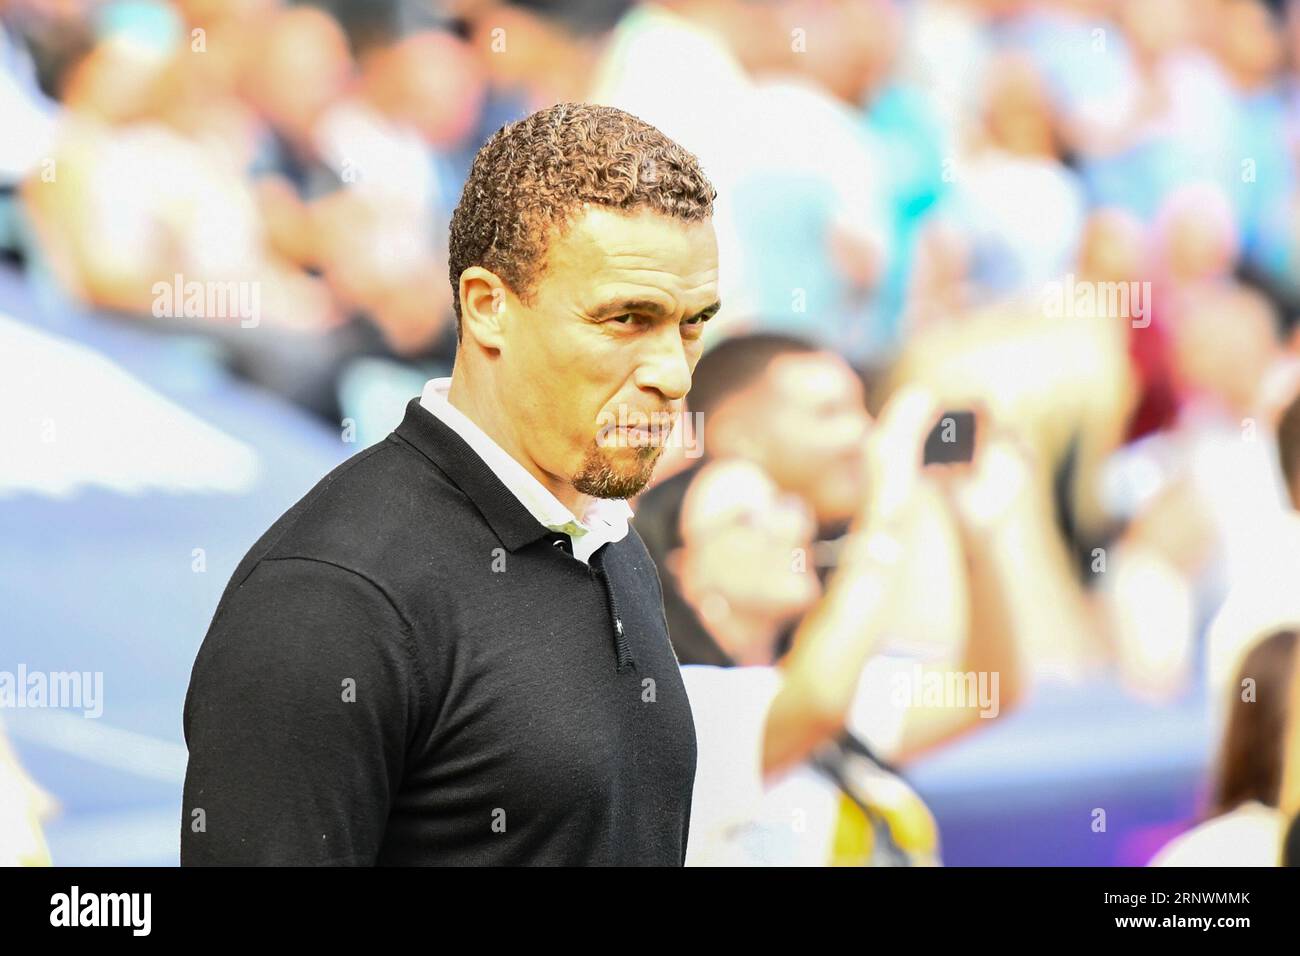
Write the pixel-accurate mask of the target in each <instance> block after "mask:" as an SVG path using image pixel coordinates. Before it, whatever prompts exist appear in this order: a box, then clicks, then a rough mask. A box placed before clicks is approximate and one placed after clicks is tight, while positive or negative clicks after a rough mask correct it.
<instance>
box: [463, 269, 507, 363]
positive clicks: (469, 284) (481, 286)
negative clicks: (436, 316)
mask: <svg viewBox="0 0 1300 956" xmlns="http://www.w3.org/2000/svg"><path fill="white" fill-rule="evenodd" d="M517 307H518V304H517V302H516V300H515V298H514V296H513V295H511V293H510V290H509V289H508V288H506V284H505V283H504V282H502V281H501V278H500V277H499V276H498V275H497V274H496V273H495V272H492V271H491V270H489V269H484V268H483V267H482V266H470V267H469V268H468V269H466V270H465V271H464V272H462V273H461V274H460V321H461V329H462V334H463V335H465V336H468V337H470V338H471V339H473V340H474V341H475V342H477V343H478V344H479V345H480V346H482V347H483V348H484V349H489V350H492V351H496V352H500V351H502V349H503V348H504V347H505V342H506V334H505V332H506V326H507V325H508V324H509V321H510V319H511V317H512V311H513V310H514V309H515V308H517Z"/></svg>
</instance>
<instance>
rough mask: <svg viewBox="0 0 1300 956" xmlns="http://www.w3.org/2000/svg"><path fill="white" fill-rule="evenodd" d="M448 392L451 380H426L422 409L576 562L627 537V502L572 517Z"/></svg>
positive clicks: (602, 503) (605, 503)
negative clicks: (568, 547)
mask: <svg viewBox="0 0 1300 956" xmlns="http://www.w3.org/2000/svg"><path fill="white" fill-rule="evenodd" d="M450 389H451V379H450V378H434V379H430V380H429V381H428V382H427V383H425V386H424V391H423V392H422V393H421V395H420V404H421V405H422V406H423V407H424V409H425V410H426V411H428V412H429V413H430V414H432V415H435V416H437V417H438V418H439V419H440V420H441V421H442V423H443V424H444V425H446V426H447V427H448V428H450V429H451V430H452V431H454V432H455V433H456V434H458V435H459V436H460V437H461V438H463V439H465V442H466V444H468V445H469V446H470V447H471V448H472V449H474V451H475V452H476V453H477V454H478V456H479V457H480V458H482V459H483V462H484V464H486V465H487V466H488V467H489V468H491V469H492V472H493V473H494V474H495V475H496V476H497V477H498V478H500V479H501V483H502V484H503V485H505V486H506V488H508V489H509V490H510V491H511V492H512V493H513V494H514V496H515V497H516V498H518V499H519V501H520V502H521V503H522V504H523V506H524V507H525V508H527V509H528V511H529V513H530V514H532V516H533V517H534V518H536V519H537V520H538V521H539V522H541V524H542V525H544V526H545V527H546V528H548V529H549V530H551V531H559V532H563V533H564V534H567V535H568V536H569V540H570V541H571V542H572V543H573V556H574V557H575V558H577V559H578V560H579V561H581V562H583V563H584V564H586V563H587V562H588V560H589V559H590V558H591V556H592V554H594V553H595V552H596V550H597V549H598V548H599V547H600V546H601V545H603V544H613V543H614V542H615V541H621V540H623V538H625V537H626V536H627V531H628V520H629V519H630V518H631V517H632V509H631V507H630V506H629V505H628V503H627V502H626V501H623V500H619V499H607V498H593V499H592V501H591V504H590V505H589V506H588V507H587V510H586V511H585V512H584V513H583V515H582V517H581V518H576V517H574V514H573V512H572V511H570V510H569V509H568V508H567V507H565V505H564V504H563V502H561V501H560V499H559V498H556V497H555V495H554V494H552V493H551V491H550V489H548V488H547V487H546V486H545V485H543V484H542V483H541V482H540V481H538V480H537V479H536V478H535V477H533V475H532V474H531V473H530V472H529V471H528V469H527V468H525V467H524V466H523V465H521V464H520V463H519V462H518V461H516V460H515V459H514V458H512V457H511V456H510V454H509V453H507V452H506V450H505V449H504V448H502V447H501V446H500V445H498V444H497V443H496V442H495V441H493V440H492V438H491V437H490V436H489V435H488V434H487V432H485V431H483V429H481V428H479V427H478V425H476V424H474V422H473V421H471V420H470V419H469V417H468V416H466V415H465V413H464V412H462V411H461V410H460V409H459V408H457V407H456V406H455V405H453V404H451V402H449V401H448V400H447V393H448V391H450Z"/></svg>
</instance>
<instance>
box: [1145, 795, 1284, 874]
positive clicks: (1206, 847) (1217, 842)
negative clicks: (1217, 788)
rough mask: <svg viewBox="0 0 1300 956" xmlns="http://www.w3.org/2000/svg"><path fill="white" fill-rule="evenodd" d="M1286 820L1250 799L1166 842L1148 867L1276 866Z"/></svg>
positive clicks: (1276, 812)
mask: <svg viewBox="0 0 1300 956" xmlns="http://www.w3.org/2000/svg"><path fill="white" fill-rule="evenodd" d="M1285 830H1286V820H1285V818H1284V817H1283V816H1282V814H1281V813H1280V812H1278V811H1277V810H1276V809H1274V808H1273V807H1266V806H1264V804H1262V803H1258V802H1257V801H1254V800H1251V801H1249V802H1247V803H1243V804H1242V805H1241V806H1239V807H1238V808H1237V809H1235V810H1233V811H1232V812H1230V813H1225V814H1223V815H1221V816H1217V817H1215V818H1214V819H1212V820H1206V821H1205V822H1204V823H1202V824H1201V825H1200V826H1197V827H1194V828H1193V829H1191V830H1189V831H1188V832H1187V833H1184V834H1183V835H1182V836H1179V837H1176V838H1175V839H1173V840H1171V841H1170V842H1169V843H1167V844H1165V846H1164V848H1163V849H1161V851H1160V852H1159V853H1157V854H1156V855H1155V856H1154V857H1153V858H1152V860H1151V863H1150V864H1149V865H1150V866H1278V865H1279V861H1280V860H1281V857H1282V837H1283V834H1284V833H1285Z"/></svg>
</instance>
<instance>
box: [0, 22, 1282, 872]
mask: <svg viewBox="0 0 1300 956" xmlns="http://www.w3.org/2000/svg"><path fill="white" fill-rule="evenodd" d="M1298 69H1300V4H1288V3H1284V2H1280V0H1279V2H1276V3H1265V2H1261V0H1123V2H1121V0H1036V2H1035V0H912V2H907V0H857V2H849V0H766V2H762V0H756V2H742V0H671V2H662V3H618V2H610V3H600V2H594V0H574V2H564V0H531V2H518V3H499V2H474V0H463V2H455V0H446V2H437V0H337V2H320V3H314V4H298V5H290V4H287V3H278V2H274V0H177V2H172V3H162V2H147V0H122V2H109V0H104V2H92V0H0V256H2V258H0V410H2V411H0V670H6V671H10V672H14V671H16V670H17V669H18V667H19V666H20V665H22V666H24V667H26V668H27V669H28V670H29V671H43V672H59V671H78V672H102V674H103V713H102V716H99V717H97V718H95V719H86V718H84V717H83V716H82V715H81V714H80V713H78V712H76V711H71V710H59V709H48V708H47V709H39V710H37V709H25V708H17V707H16V708H12V709H5V710H0V719H2V720H3V725H2V726H3V728H4V734H5V735H6V736H7V737H8V746H9V747H10V748H11V749H12V754H10V755H9V757H8V758H6V760H4V761H0V763H3V764H5V765H7V766H8V771H7V772H8V774H9V775H10V777H11V779H12V780H17V781H18V782H17V783H16V784H14V785H13V786H12V787H10V788H9V790H7V791H6V790H4V789H3V788H0V793H5V792H8V793H10V794H11V795H12V794H14V793H18V794H19V796H17V797H11V803H15V802H16V803H21V802H22V801H23V800H24V799H27V798H31V802H30V805H31V806H32V807H34V808H35V809H34V812H36V813H38V814H39V815H40V816H42V817H43V821H44V822H43V827H44V834H45V838H46V841H47V843H48V849H49V856H50V858H51V859H52V860H53V861H54V862H55V863H56V864H90V865H101V864H128V865H134V864H149V865H171V864H174V863H175V862H176V859H177V847H178V833H179V826H180V819H179V807H180V786H181V781H182V778H183V774H184V764H185V750H184V744H183V741H182V736H181V725H180V714H181V709H182V704H183V700H184V695H185V689H186V684H187V681H188V677H189V669H190V666H191V664H192V662H193V659H194V655H195V653H196V651H197V649H198V646H199V643H200V641H201V639H202V637H203V634H204V632H205V630H206V628H207V625H208V622H209V620H210V618H211V614H212V611H213V609H214V608H215V606H216V603H217V599H218V597H219V596H220V593H221V590H222V588H223V587H224V585H225V583H226V581H227V580H228V578H229V576H230V574H231V572H232V571H233V570H234V567H235V565H236V564H237V562H238V560H239V559H240V558H241V557H242V555H243V554H244V552H245V550H246V549H247V548H248V546H249V545H250V544H251V543H252V542H253V541H254V540H255V539H256V537H257V536H258V535H259V534H260V533H261V532H262V531H263V530H264V529H265V528H266V527H267V526H268V525H269V524H270V523H271V522H272V521H273V520H274V519H275V518H276V517H278V516H279V514H280V513H281V512H282V511H283V510H284V509H285V508H287V507H288V506H289V505H290V504H291V503H292V502H293V501H294V500H296V499H297V498H298V497H299V496H300V495H301V494H302V493H304V492H305V491H306V490H307V489H308V488H310V487H311V485H312V484H314V483H315V482H316V480H317V479H318V478H319V477H320V476H321V475H323V474H324V473H326V472H327V471H328V470H329V469H330V468H332V467H333V466H334V465H335V464H337V463H338V462H339V461H341V460H343V459H344V458H346V457H348V456H350V455H351V454H353V453H355V452H356V451H357V450H358V449H359V448H361V447H363V446H364V445H366V444H369V443H371V442H373V441H376V440H378V439H380V438H382V437H383V435H385V434H386V433H387V432H388V431H389V430H390V429H391V428H392V427H393V426H394V425H395V424H396V423H397V421H398V420H399V418H400V415H401V411H402V409H403V407H404V405H405V402H406V401H407V400H408V399H409V398H410V397H411V396H413V395H416V394H418V392H419V389H420V387H421V385H422V384H423V382H424V381H425V380H426V379H428V378H430V377H434V376H441V375H446V374H449V373H450V369H451V363H452V360H453V357H454V345H455V331H454V321H453V320H452V316H451V305H450V301H451V300H450V288H449V284H448V279H447V262H446V249H445V245H446V229H447V222H448V219H449V217H450V214H451V211H452V209H453V208H454V206H455V203H456V201H457V198H458V195H459V191H460V189H461V185H462V183H463V181H464V178H465V175H466V173H467V170H468V168H469V164H470V162H471V161H472V159H473V156H474V154H475V152H476V151H477V149H478V148H479V146H480V145H481V144H482V143H483V142H484V141H485V140H486V138H487V137H488V136H490V135H491V134H492V133H493V132H494V131H495V130H497V129H498V128H500V127H501V126H502V125H503V124H505V123H507V122H510V121H512V120H514V119H517V118H520V117H522V116H524V115H527V114H528V113H530V112H532V111H533V110H536V109H538V108H541V107H544V106H547V105H550V104H552V103H556V102H564V101H579V100H589V101H593V102H601V103H608V104H610V105H614V106H618V107H621V108H623V109H625V110H627V111H629V112H631V113H634V114H636V115H638V116H640V117H642V118H643V119H645V120H647V121H649V122H651V123H653V124H655V125H656V126H659V127H660V128H661V129H662V130H663V131H664V132H665V133H667V134H668V135H669V136H672V137H673V138H675V139H677V140H678V141H679V142H681V143H682V144H683V145H685V146H686V147H687V148H688V149H690V150H692V151H693V152H695V153H696V154H697V155H698V156H699V157H700V159H701V161H702V163H703V165H704V168H705V170H706V172H708V173H709V175H710V177H711V178H712V179H713V181H714V183H715V185H716V186H717V187H718V190H719V192H720V199H719V204H718V213H717V218H716V220H715V222H716V225H717V228H718V232H719V241H720V256H721V267H722V271H723V274H722V277H721V281H722V291H721V298H722V301H723V303H724V308H723V312H722V313H721V314H720V315H719V316H718V318H717V319H716V320H715V321H714V322H711V323H710V326H709V331H708V333H707V335H708V338H707V339H706V348H712V347H713V346H715V345H716V344H717V343H718V342H720V341H722V340H723V339H726V338H729V337H735V336H743V335H748V334H752V333H756V332H766V333H783V334H787V335H794V336H799V337H802V338H805V339H807V340H809V341H812V342H814V343H816V344H817V345H819V346H820V347H822V348H825V349H827V350H831V351H834V352H836V353H838V354H840V355H841V356H843V357H844V358H845V359H846V360H847V361H848V362H850V363H851V364H852V366H853V367H854V368H855V369H856V370H857V371H858V372H859V374H860V375H861V376H862V379H863V381H864V382H865V383H866V384H867V386H868V396H869V397H868V404H869V406H870V408H871V409H872V410H873V411H874V410H877V409H878V408H879V407H880V405H881V403H882V402H883V401H884V400H885V399H886V397H887V396H888V394H889V393H890V392H891V391H892V390H893V389H895V388H896V387H897V386H898V385H899V384H901V383H904V382H911V381H919V382H924V383H926V384H927V385H929V386H930V387H932V388H933V389H935V390H936V391H938V392H939V393H940V394H942V395H943V396H944V397H945V399H946V400H947V401H949V402H950V403H951V405H952V407H961V406H963V405H965V404H967V403H969V402H971V401H973V400H979V401H980V402H982V403H984V404H986V405H987V406H989V407H990V408H992V409H993V410H994V412H995V413H996V414H997V416H998V418H999V419H1000V420H1001V421H1002V422H1004V423H1005V424H1006V425H1007V426H1008V427H1010V428H1012V429H1014V430H1015V431H1016V433H1017V434H1018V435H1019V436H1020V439H1021V440H1022V441H1023V442H1024V443H1025V444H1026V445H1027V446H1028V447H1029V448H1030V449H1031V450H1032V452H1033V456H1034V461H1035V462H1036V464H1037V468H1036V477H1035V480H1036V481H1037V482H1039V484H1040V485H1041V490H1042V491H1043V495H1042V500H1043V501H1044V502H1045V503H1046V505H1045V507H1043V508H1042V509H1040V510H1039V511H1037V512H1034V513H1033V514H1032V515H1031V519H1030V520H1031V523H1033V522H1036V524H1033V526H1031V527H1026V528H1025V529H1023V533H1024V535H1026V538H1027V539H1028V538H1035V536H1036V538H1035V540H1038V541H1039V542H1040V543H1041V542H1042V541H1044V540H1046V541H1048V545H1047V546H1046V547H1044V548H1042V549H1034V550H1033V552H1032V553H1034V554H1035V555H1037V554H1040V553H1042V554H1048V555H1050V560H1045V561H1039V560H1037V559H1035V560H1032V561H1030V560H1028V559H1027V560H1026V562H1025V575H1024V582H1023V588H1024V595H1022V596H1025V599H1024V600H1023V601H1022V607H1023V608H1024V613H1025V614H1027V615H1030V616H1031V620H1032V622H1033V624H1034V628H1033V629H1032V630H1033V634H1034V637H1033V640H1032V641H1030V642H1029V646H1027V647H1025V648H1023V649H1022V651H1023V653H1024V655H1025V657H1026V659H1027V661H1028V662H1029V665H1030V670H1031V672H1032V674H1033V676H1034V682H1033V691H1032V693H1031V694H1030V695H1029V698H1028V699H1027V700H1026V702H1025V703H1024V704H1023V705H1022V706H1021V707H1019V708H1018V709H1017V710H1016V711H1015V712H1014V713H1009V714H1006V715H1004V716H1003V717H1000V718H999V719H998V720H996V721H994V722H991V723H990V726H989V727H987V728H986V729H983V730H982V731H981V732H980V733H978V734H973V735H969V736H967V737H965V738H963V739H962V740H960V741H959V742H956V743H953V744H951V745H949V746H946V747H943V748H941V749H938V750H936V751H934V752H932V753H928V754H926V755H925V757H924V758H923V759H918V760H917V761H915V762H914V763H911V764H909V766H908V768H907V769H908V774H909V778H910V779H911V781H912V782H913V784H914V786H915V787H916V789H917V790H918V791H919V792H920V793H921V795H922V796H923V797H924V799H925V800H926V802H927V803H928V804H929V806H930V807H931V809H932V810H933V813H934V815H935V817H936V819H937V821H938V823H939V827H940V832H941V836H942V841H943V856H944V860H945V862H946V863H948V864H950V865H962V864H994V865H1000V864H1045V865H1051V864H1083V865H1116V864H1132V865H1141V864H1145V863H1147V862H1148V861H1149V860H1150V859H1151V857H1152V856H1153V854H1154V853H1156V851H1157V850H1159V849H1160V847H1161V846H1163V845H1164V844H1165V843H1166V842H1167V841H1168V840H1169V839H1171V838H1172V837H1174V836H1175V835H1177V834H1179V833H1180V832H1182V831H1184V830H1186V829H1187V828H1188V827H1190V826H1191V825H1192V824H1194V823H1196V822H1197V821H1198V820H1200V819H1202V818H1203V817H1204V816H1205V814H1206V810H1207V807H1208V806H1210V804H1211V802H1212V800H1211V796H1212V794H1211V790H1212V788H1213V786H1214V783H1213V781H1214V771H1213V768H1214V763H1215V759H1216V753H1217V748H1218V741H1219V737H1220V735H1221V733H1222V726H1223V720H1224V709H1225V708H1224V706H1223V703H1222V701H1223V700H1224V699H1225V698H1224V695H1225V694H1227V693H1228V692H1229V691H1231V690H1233V689H1234V687H1235V685H1234V684H1233V680H1234V675H1235V674H1236V672H1237V668H1238V666H1239V665H1240V662H1241V660H1242V657H1243V655H1244V654H1245V653H1246V652H1247V650H1248V649H1249V648H1251V647H1252V646H1254V645H1255V644H1256V643H1257V642H1258V641H1259V640H1260V639H1261V638H1263V637H1265V636H1267V635H1268V634H1271V633H1274V632H1276V631H1278V630H1283V629H1287V628H1294V627H1297V626H1300V586H1298V585H1300V581H1298V580H1297V576H1300V561H1297V558H1300V534H1298V533H1297V531H1296V524H1297V521H1296V516H1295V513H1294V509H1293V507H1292V505H1291V503H1290V502H1289V501H1288V498H1287V486H1286V480H1285V478H1286V476H1285V475H1284V473H1283V471H1282V469H1281V468H1280V467H1279V464H1278V463H1279V461H1280V460H1283V459H1284V458H1285V455H1286V453H1287V447H1288V446H1287V442H1286V440H1285V438H1286V436H1285V435H1281V437H1282V439H1283V440H1282V441H1279V435H1280V434H1281V433H1280V432H1279V422H1281V421H1284V418H1283V410H1284V409H1286V407H1287V406H1288V405H1289V404H1290V402H1291V401H1292V400H1293V398H1294V396H1295V394H1296V391H1297V383H1300V377H1298V376H1297V375H1296V359H1297V344H1296V343H1297V339H1296V336H1295V334H1294V326H1295V319H1296V315H1297V306H1298V304H1300V271H1298V270H1297V269H1296V268H1295V265H1296V261H1295V260H1296V257H1297V254H1298V253H1300V218H1298V217H1297V215H1296V204H1297V199H1298V198H1300V193H1298V192H1297V185H1298V184H1300V180H1298V178H1297V173H1298V171H1300V167H1298V166H1297V162H1298V161H1300V151H1298V149H1297V147H1298V146H1300V141H1298V140H1297V134H1300V73H1297V70H1298ZM195 284H197V286H196V285H195ZM195 287H197V288H199V289H200V290H201V291H200V294H199V295H197V296H195V295H192V294H191V289H192V288H195ZM213 290H216V293H218V294H217V295H216V296H215V297H214V294H213ZM1290 440H1291V442H1292V443H1293V444H1292V451H1294V447H1293V446H1294V442H1295V440H1296V436H1292V437H1291V439H1290ZM681 464H682V462H680V461H678V462H673V461H668V462H665V464H664V468H663V473H664V475H667V474H670V473H671V472H672V470H673V469H674V468H675V467H679V466H680V465H681ZM939 547H941V543H937V544H936V548H939ZM1027 548H1028V546H1027ZM1029 553H1030V551H1029V550H1027V551H1026V554H1029ZM940 564H941V562H939V561H937V560H936V562H935V565H934V566H935V567H939V566H940ZM941 578H942V575H936V578H935V579H927V580H925V581H922V582H920V583H918V590H917V592H916V594H917V597H918V600H917V605H918V607H917V609H916V615H917V620H916V621H915V622H914V624H915V627H914V629H910V630H909V627H908V626H907V625H903V626H902V629H903V630H906V631H909V634H910V635H911V636H913V637H915V638H916V639H918V640H920V639H922V638H924V639H927V640H933V641H935V642H937V643H939V644H942V643H944V642H945V641H954V640H960V635H954V634H952V633H950V632H951V631H952V630H953V629H952V628H951V627H950V626H949V622H945V620H943V619H942V615H935V614H934V613H932V610H933V608H934V607H935V606H943V605H944V603H945V601H946V599H947V598H948V597H949V596H950V595H949V592H948V591H946V590H945V589H944V587H945V585H944V584H943V582H942V580H941ZM954 593H955V592H954ZM1279 733H1280V732H1279ZM1262 746H1275V747H1279V748H1280V746H1281V742H1280V739H1279V734H1274V736H1273V737H1272V738H1269V739H1268V740H1266V741H1265V742H1264V744H1263V745H1262ZM19 766H21V768H22V771H21V773H22V774H23V775H22V776H19V774H20V771H18V769H17V768H18V767H19ZM33 786H34V787H36V788H39V790H33V789H32V787H33ZM15 788H16V789H15ZM23 794H25V795H26V796H25V797H24V796H22V795H23ZM1097 808H1104V809H1105V811H1106V826H1105V829H1104V830H1098V828H1097V827H1096V826H1095V822H1096V815H1095V810H1096V809H1097Z"/></svg>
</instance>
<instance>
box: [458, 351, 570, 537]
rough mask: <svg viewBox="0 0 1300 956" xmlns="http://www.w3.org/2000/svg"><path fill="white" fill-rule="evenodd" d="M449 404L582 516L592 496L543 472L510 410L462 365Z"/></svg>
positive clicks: (561, 501)
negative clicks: (520, 439)
mask: <svg viewBox="0 0 1300 956" xmlns="http://www.w3.org/2000/svg"><path fill="white" fill-rule="evenodd" d="M447 401H448V403H449V404H451V405H452V406H453V407H454V408H456V409H457V410H458V411H459V412H460V413H461V414H462V415H464V416H465V417H466V418H468V419H469V420H470V421H472V422H473V423H474V424H475V425H477V426H478V427H479V428H481V429H483V432H484V433H485V434H486V435H487V436H488V437H489V438H491V439H492V440H493V441H494V442H496V443H497V444H498V445H500V446H501V449H502V450H503V451H504V452H505V453H506V454H507V455H509V456H510V457H511V458H513V459H514V460H515V461H517V462H519V464H521V465H523V466H524V468H525V469H526V470H527V471H528V473H529V474H530V475H532V476H533V477H534V478H536V479H537V480H538V481H540V482H541V483H542V485H543V486H544V487H545V488H546V490H547V491H549V492H550V493H551V494H553V495H555V497H556V498H557V499H558V500H559V501H560V503H561V504H563V505H564V506H565V507H566V508H568V509H569V510H570V511H572V512H573V514H574V516H575V517H580V516H581V515H582V514H583V512H585V511H586V509H587V506H588V505H590V504H591V500H592V499H591V496H590V495H584V494H582V493H581V492H579V491H578V490H577V489H575V488H574V487H573V485H572V484H571V483H570V482H567V481H562V480H561V479H559V478H556V477H555V476H554V475H552V474H550V473H549V472H547V471H546V470H545V469H543V468H542V467H541V466H540V465H538V464H537V462H535V461H533V459H532V458H531V457H530V456H529V455H528V453H527V452H526V451H525V450H524V447H523V443H522V442H520V441H519V437H518V434H517V433H516V431H515V429H514V428H513V427H512V421H511V419H510V416H509V414H508V410H507V407H506V406H505V405H504V404H503V403H502V402H500V401H498V400H497V398H496V396H495V395H494V394H492V392H491V391H490V389H488V388H486V387H482V386H479V385H478V383H476V382H473V381H472V380H471V379H470V377H469V376H467V375H465V374H464V372H463V370H462V366H461V365H460V364H459V363H457V364H456V366H455V368H453V370H452V373H451V388H450V389H449V390H448V392H447Z"/></svg>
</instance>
